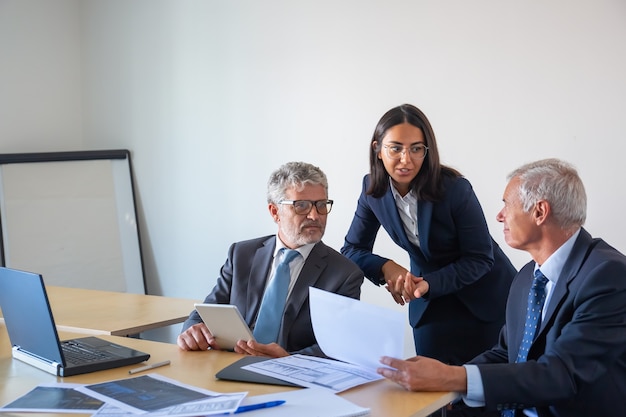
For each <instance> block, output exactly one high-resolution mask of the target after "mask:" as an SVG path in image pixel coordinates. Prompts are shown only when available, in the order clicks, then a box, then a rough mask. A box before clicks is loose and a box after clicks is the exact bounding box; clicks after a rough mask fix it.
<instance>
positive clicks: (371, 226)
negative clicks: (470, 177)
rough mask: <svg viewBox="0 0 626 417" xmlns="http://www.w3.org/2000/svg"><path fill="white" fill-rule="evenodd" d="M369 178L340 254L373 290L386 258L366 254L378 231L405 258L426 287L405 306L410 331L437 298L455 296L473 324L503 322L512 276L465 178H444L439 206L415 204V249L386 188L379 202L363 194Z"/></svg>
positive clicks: (365, 185) (366, 184) (365, 184)
mask: <svg viewBox="0 0 626 417" xmlns="http://www.w3.org/2000/svg"><path fill="white" fill-rule="evenodd" d="M369 182H370V177H369V175H366V176H365V178H364V179H363V188H362V191H361V196H360V197H359V201H358V205H357V209H356V213H355V214H354V219H353V220H352V224H351V225H350V229H349V230H348V233H347V235H346V238H345V243H344V246H343V248H342V249H341V253H343V254H344V255H346V256H347V257H348V258H350V259H352V260H353V261H354V262H355V263H356V264H357V265H359V267H360V268H361V269H362V270H363V272H364V273H365V276H366V277H367V278H368V279H370V280H371V281H372V282H374V283H375V284H377V285H380V284H384V281H383V275H382V270H381V269H382V266H383V264H384V263H385V262H387V261H388V259H387V258H385V257H382V256H378V255H375V254H373V253H372V251H373V248H374V241H375V240H376V235H377V233H378V230H379V229H380V226H381V225H382V227H383V228H384V229H385V230H386V231H387V233H388V234H389V236H390V237H391V239H392V240H393V241H394V242H395V243H396V244H397V245H398V246H400V247H401V248H402V249H404V250H405V251H407V253H408V254H409V257H410V262H411V266H410V270H411V273H412V274H413V275H415V276H418V277H419V276H421V277H424V279H425V280H426V281H428V284H429V287H430V289H429V292H428V293H427V294H426V296H425V297H423V298H419V299H416V300H413V301H411V303H410V304H409V321H410V323H411V326H413V327H415V326H416V325H417V324H418V323H419V321H420V318H421V317H422V315H423V313H424V311H425V310H426V309H427V308H428V305H429V303H430V302H436V300H437V298H438V297H442V296H446V295H451V294H453V295H454V296H456V297H457V298H458V299H459V300H460V301H461V302H462V303H463V304H464V305H465V306H466V307H467V308H468V309H469V311H470V312H471V313H472V314H473V315H474V316H475V317H477V318H478V319H480V320H482V321H485V322H493V321H497V320H500V321H504V320H503V316H504V309H505V304H506V297H507V294H508V290H509V286H510V284H511V280H512V279H513V277H514V276H515V273H516V270H515V268H514V267H513V265H512V264H511V262H510V261H509V259H508V258H507V257H506V255H505V254H504V253H503V252H502V250H501V249H500V247H499V246H498V244H497V243H496V242H495V241H494V240H493V239H492V237H491V235H490V234H489V229H488V227H487V223H486V221H485V216H484V214H483V211H482V208H481V206H480V203H479V202H478V199H477V197H476V195H475V193H474V190H473V189H472V186H471V184H470V183H469V181H467V180H466V179H465V178H451V177H444V189H445V191H444V195H443V198H442V199H441V201H437V202H428V201H421V200H420V201H418V203H417V204H418V209H417V223H418V232H419V242H420V247H419V248H418V247H417V246H415V245H413V244H412V243H411V242H410V241H409V239H408V237H407V236H406V233H405V231H404V226H403V225H402V220H401V219H400V215H399V214H398V210H397V208H396V202H395V200H394V198H393V194H392V191H391V186H389V188H388V190H387V192H386V193H385V195H383V196H382V197H381V198H374V197H372V196H371V195H367V194H366V190H367V189H368V188H369Z"/></svg>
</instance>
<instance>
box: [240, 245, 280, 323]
mask: <svg viewBox="0 0 626 417" xmlns="http://www.w3.org/2000/svg"><path fill="white" fill-rule="evenodd" d="M275 247H276V237H275V236H273V237H270V238H269V239H267V240H266V241H265V242H263V246H261V247H259V248H258V249H257V250H256V252H255V253H254V254H253V255H252V256H254V259H253V260H252V266H251V269H250V279H249V281H248V285H249V288H248V302H247V305H248V306H249V308H248V311H247V312H246V321H247V322H248V323H253V322H254V320H255V319H256V315H257V313H258V311H259V307H260V306H261V300H262V299H263V293H264V292H265V284H266V281H267V277H268V275H269V270H270V265H271V263H272V260H273V259H274V248H275Z"/></svg>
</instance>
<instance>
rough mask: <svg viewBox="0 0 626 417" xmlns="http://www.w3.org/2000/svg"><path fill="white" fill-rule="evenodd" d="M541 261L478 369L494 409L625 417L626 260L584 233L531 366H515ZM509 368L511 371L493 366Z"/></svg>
mask: <svg viewBox="0 0 626 417" xmlns="http://www.w3.org/2000/svg"><path fill="white" fill-rule="evenodd" d="M534 265H535V263H534V262H530V263H528V264H527V265H526V266H524V268H522V269H521V270H520V272H519V274H518V275H517V276H516V277H515V280H514V281H513V284H512V285H511V292H510V295H509V302H508V305H507V311H506V326H505V327H504V328H503V330H502V332H501V335H500V341H499V344H498V345H497V346H495V347H494V349H492V350H490V351H488V352H485V353H484V354H482V355H480V356H478V357H476V358H475V359H474V360H472V363H475V364H478V367H479V370H480V373H481V376H482V380H483V385H484V389H485V401H486V406H487V408H492V409H493V408H497V409H501V408H503V407H504V408H509V407H510V408H528V407H536V408H537V412H538V414H539V416H540V417H547V416H568V417H590V416H626V257H625V256H624V255H622V254H621V253H619V252H618V251H617V250H615V249H614V248H612V247H611V246H609V245H608V244H606V243H605V242H604V241H603V240H601V239H592V237H591V236H590V235H589V233H588V232H587V231H586V230H584V229H583V230H581V232H580V234H579V236H578V238H577V239H576V242H575V244H574V247H573V250H572V253H571V255H570V256H569V258H568V260H567V263H566V266H565V268H564V269H563V271H562V272H561V275H560V276H559V279H558V281H557V284H556V286H555V287H554V289H553V293H552V296H551V299H550V301H549V304H548V305H547V306H546V311H545V317H544V319H543V321H542V323H541V327H540V328H539V331H538V334H537V337H536V339H535V341H534V343H533V345H532V346H531V348H530V351H529V354H528V361H527V362H524V363H519V364H515V363H514V362H515V357H516V355H517V350H518V347H519V345H520V342H521V339H522V333H523V328H524V322H525V318H524V316H525V313H526V300H527V297H528V290H529V288H530V285H531V283H532V279H533V278H532V277H533V270H534ZM502 363H510V365H507V366H502V365H488V364H502Z"/></svg>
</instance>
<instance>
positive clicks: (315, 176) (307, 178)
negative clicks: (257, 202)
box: [267, 162, 328, 204]
mask: <svg viewBox="0 0 626 417" xmlns="http://www.w3.org/2000/svg"><path fill="white" fill-rule="evenodd" d="M307 184H308V185H321V186H323V187H324V190H325V191H326V195H328V179H327V178H326V174H324V172H323V171H322V170H321V169H319V168H318V167H316V166H315V165H311V164H308V163H306V162H287V163H286V164H284V165H282V166H281V167H280V168H278V169H277V170H276V171H274V172H272V174H271V175H270V179H269V180H268V181H267V202H268V203H274V204H278V202H280V201H281V200H284V199H285V193H286V191H287V189H289V188H291V187H294V188H295V189H296V190H302V189H303V188H304V186H305V185H307Z"/></svg>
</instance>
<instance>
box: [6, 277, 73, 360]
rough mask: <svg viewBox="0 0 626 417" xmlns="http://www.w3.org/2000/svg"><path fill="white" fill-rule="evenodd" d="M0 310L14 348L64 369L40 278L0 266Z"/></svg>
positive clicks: (57, 339)
mask: <svg viewBox="0 0 626 417" xmlns="http://www.w3.org/2000/svg"><path fill="white" fill-rule="evenodd" d="M0 308H1V309H2V315H3V316H4V319H5V320H4V323H5V325H6V328H7V332H8V334H9V338H10V339H11V344H12V345H13V346H19V347H20V348H21V349H22V350H25V351H27V352H29V353H31V354H34V355H36V356H39V357H41V358H43V359H46V360H52V361H55V362H58V363H60V364H62V365H64V366H65V363H64V361H63V356H62V354H61V352H60V347H59V335H58V333H57V330H56V326H55V323H54V319H53V316H52V312H51V309H50V303H49V301H48V297H47V295H46V292H45V287H44V284H43V279H42V277H41V275H39V274H34V273H31V272H24V271H16V270H13V269H8V268H2V267H0Z"/></svg>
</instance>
